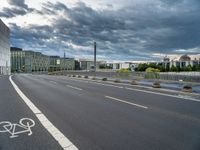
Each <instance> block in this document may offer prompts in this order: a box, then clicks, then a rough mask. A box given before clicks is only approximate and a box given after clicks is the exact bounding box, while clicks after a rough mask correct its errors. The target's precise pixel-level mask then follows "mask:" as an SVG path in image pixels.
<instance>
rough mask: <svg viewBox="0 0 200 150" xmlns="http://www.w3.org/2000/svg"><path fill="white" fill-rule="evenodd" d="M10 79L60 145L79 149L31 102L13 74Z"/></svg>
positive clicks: (65, 147)
mask: <svg viewBox="0 0 200 150" xmlns="http://www.w3.org/2000/svg"><path fill="white" fill-rule="evenodd" d="M9 80H10V82H11V84H12V85H13V87H14V89H15V90H16V92H17V93H18V94H19V96H20V97H21V98H22V100H23V101H24V102H25V103H26V104H27V105H28V107H29V108H30V109H31V110H32V112H33V113H34V114H35V115H36V117H37V118H38V119H39V121H40V122H41V124H42V125H43V126H44V128H45V129H46V130H47V131H48V132H49V133H50V134H51V135H52V136H53V138H54V139H55V140H56V141H58V143H59V145H60V146H61V147H62V148H63V149H64V150H78V148H77V147H76V146H75V145H74V144H73V143H72V142H71V141H70V140H69V139H68V138H67V137H66V136H65V135H64V134H63V133H61V132H60V131H59V130H58V129H57V128H56V127H55V126H54V125H53V124H52V123H51V122H50V121H49V120H48V119H47V117H46V116H45V115H44V114H43V113H42V112H41V111H40V110H39V109H38V108H37V107H36V106H35V105H34V104H33V103H32V102H31V100H30V99H29V98H28V97H26V95H25V94H24V93H23V92H22V91H21V90H20V89H19V87H18V86H17V85H16V84H15V82H14V81H13V80H12V75H11V76H9Z"/></svg>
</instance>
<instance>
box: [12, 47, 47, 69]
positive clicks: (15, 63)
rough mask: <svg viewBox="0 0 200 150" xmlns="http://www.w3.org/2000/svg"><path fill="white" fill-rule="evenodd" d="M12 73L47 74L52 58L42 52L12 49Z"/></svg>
mask: <svg viewBox="0 0 200 150" xmlns="http://www.w3.org/2000/svg"><path fill="white" fill-rule="evenodd" d="M10 50H11V71H12V72H17V73H20V72H25V73H31V72H46V71H48V68H49V64H50V58H49V56H47V55H44V54H42V53H40V52H34V51H23V50H22V49H20V48H16V47H11V49H10Z"/></svg>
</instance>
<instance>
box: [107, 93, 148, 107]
mask: <svg viewBox="0 0 200 150" xmlns="http://www.w3.org/2000/svg"><path fill="white" fill-rule="evenodd" d="M105 97H106V98H109V99H112V100H115V101H119V102H122V103H126V104H129V105H133V106H137V107H140V108H144V109H148V107H146V106H143V105H139V104H135V103H131V102H127V101H124V100H121V99H118V98H115V97H111V96H105Z"/></svg>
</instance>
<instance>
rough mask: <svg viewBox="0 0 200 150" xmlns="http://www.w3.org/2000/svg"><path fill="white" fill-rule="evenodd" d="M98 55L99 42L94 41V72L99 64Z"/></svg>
mask: <svg viewBox="0 0 200 150" xmlns="http://www.w3.org/2000/svg"><path fill="white" fill-rule="evenodd" d="M96 55H97V43H96V42H94V72H96V65H97V63H96V61H97V60H96Z"/></svg>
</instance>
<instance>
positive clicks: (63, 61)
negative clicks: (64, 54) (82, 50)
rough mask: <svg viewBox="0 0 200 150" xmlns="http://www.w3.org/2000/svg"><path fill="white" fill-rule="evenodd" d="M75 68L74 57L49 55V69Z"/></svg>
mask: <svg viewBox="0 0 200 150" xmlns="http://www.w3.org/2000/svg"><path fill="white" fill-rule="evenodd" d="M61 70H75V60H74V58H61V57H59V56H50V66H49V71H50V72H52V71H61Z"/></svg>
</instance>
